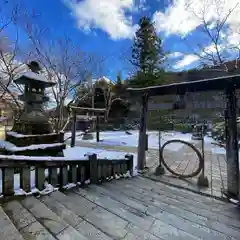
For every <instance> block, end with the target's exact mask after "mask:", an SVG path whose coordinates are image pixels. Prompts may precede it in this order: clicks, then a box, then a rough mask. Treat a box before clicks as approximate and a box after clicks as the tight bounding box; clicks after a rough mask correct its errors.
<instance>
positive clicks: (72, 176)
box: [68, 165, 77, 183]
mask: <svg viewBox="0 0 240 240" xmlns="http://www.w3.org/2000/svg"><path fill="white" fill-rule="evenodd" d="M68 175H69V176H68V179H69V182H72V183H77V166H76V165H70V167H69V171H68Z"/></svg>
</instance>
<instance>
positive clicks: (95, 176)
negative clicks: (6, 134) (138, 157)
mask: <svg viewBox="0 0 240 240" xmlns="http://www.w3.org/2000/svg"><path fill="white" fill-rule="evenodd" d="M33 167H34V168H33ZM0 169H1V171H2V174H0V177H1V179H0V188H2V189H0V190H2V191H1V192H2V196H12V195H14V194H15V195H16V193H17V192H18V193H19V191H20V192H21V193H22V194H23V195H29V194H31V193H33V192H36V189H37V192H39V193H40V194H41V193H43V192H44V191H45V190H46V189H47V190H46V191H45V192H48V191H49V186H51V188H50V189H56V188H60V189H63V188H69V187H73V186H77V185H80V184H85V183H86V182H90V183H93V184H96V183H98V182H99V181H105V180H111V179H113V178H119V176H123V175H127V176H132V175H133V155H126V156H125V158H123V159H99V158H97V155H96V154H90V155H86V157H84V158H83V159H79V160H76V159H67V158H66V157H26V156H16V155H8V156H5V155H0ZM16 169H19V170H20V172H19V173H15V171H16ZM34 189H35V190H34Z"/></svg>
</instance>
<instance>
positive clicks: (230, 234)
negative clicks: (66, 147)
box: [0, 177, 240, 240]
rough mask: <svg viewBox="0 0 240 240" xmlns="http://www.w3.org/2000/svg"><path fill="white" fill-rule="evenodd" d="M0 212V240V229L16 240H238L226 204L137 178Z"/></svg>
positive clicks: (234, 217)
mask: <svg viewBox="0 0 240 240" xmlns="http://www.w3.org/2000/svg"><path fill="white" fill-rule="evenodd" d="M0 210H1V211H0V213H1V216H5V218H4V219H6V220H4V221H0V229H2V230H1V231H0V239H14V238H13V237H12V238H3V237H5V236H6V232H4V229H6V231H8V232H9V229H10V230H12V232H13V233H14V234H15V235H16V233H17V232H18V233H19V235H16V236H19V237H18V238H16V239H61V240H62V239H63V240H65V239H66V240H68V239H69V240H71V239H74V240H75V239H80V240H81V239H83V240H86V239H92V240H94V239H96V240H100V239H102V240H111V239H124V240H136V239H139V240H140V239H141V240H142V239H146V240H147V239H150V240H155V239H156V240H157V239H162V240H169V239H170V240H171V239H184V240H185V239H186V240H188V239H195V240H196V239H204V240H205V239H206V240H212V239H217V240H219V239H220V240H221V239H231V240H235V239H236V240H237V239H240V212H239V209H237V208H236V207H235V206H233V205H232V204H230V203H225V202H222V201H219V200H216V199H212V198H208V197H205V196H202V195H199V194H195V193H192V192H189V191H186V190H180V189H178V188H175V187H170V186H167V185H164V184H163V183H159V182H154V181H152V180H150V179H147V178H143V177H135V178H130V179H119V180H114V181H112V182H106V183H103V184H102V185H89V186H88V187H85V188H74V189H71V190H68V191H66V192H64V193H62V192H53V193H51V194H49V195H47V196H41V197H39V198H35V197H33V196H29V197H26V198H25V199H23V200H19V201H17V200H14V201H10V202H7V203H5V204H3V205H2V207H1V209H0ZM15 235H13V236H15Z"/></svg>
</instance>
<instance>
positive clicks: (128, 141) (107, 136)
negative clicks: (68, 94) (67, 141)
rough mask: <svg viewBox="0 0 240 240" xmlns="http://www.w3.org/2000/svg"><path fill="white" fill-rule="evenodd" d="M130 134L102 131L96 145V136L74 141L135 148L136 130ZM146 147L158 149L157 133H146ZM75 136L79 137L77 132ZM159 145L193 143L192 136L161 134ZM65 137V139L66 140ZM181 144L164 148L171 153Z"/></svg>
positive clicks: (174, 133)
mask: <svg viewBox="0 0 240 240" xmlns="http://www.w3.org/2000/svg"><path fill="white" fill-rule="evenodd" d="M130 132H131V133H132V134H131V135H129V134H126V132H125V131H104V132H100V139H102V140H101V141H100V142H98V143H97V141H96V135H95V136H94V139H91V140H83V139H82V136H78V137H76V141H79V142H80V143H81V141H84V142H89V143H97V144H102V145H112V146H129V147H137V146H138V136H139V133H138V131H137V130H133V131H130ZM147 134H148V147H149V149H158V147H159V140H158V138H159V137H158V131H148V133H147ZM76 135H79V133H78V132H77V134H76ZM161 135H162V137H161V144H162V145H163V144H164V143H165V142H167V141H169V140H172V139H180V140H183V141H187V142H194V140H192V139H191V137H192V134H190V133H186V134H184V133H179V132H174V131H171V132H162V133H161ZM65 136H66V137H69V136H71V133H66V135H65ZM66 137H65V138H66ZM182 146H183V144H182V143H171V144H169V145H167V146H166V148H165V149H168V150H171V151H179V150H180V149H181V148H182Z"/></svg>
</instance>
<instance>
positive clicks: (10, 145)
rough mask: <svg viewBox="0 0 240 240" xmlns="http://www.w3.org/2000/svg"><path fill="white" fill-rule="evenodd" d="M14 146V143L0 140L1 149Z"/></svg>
mask: <svg viewBox="0 0 240 240" xmlns="http://www.w3.org/2000/svg"><path fill="white" fill-rule="evenodd" d="M14 147H16V146H15V145H14V144H12V143H10V142H7V141H4V140H0V148H2V149H11V148H14Z"/></svg>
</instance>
